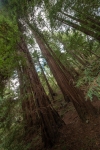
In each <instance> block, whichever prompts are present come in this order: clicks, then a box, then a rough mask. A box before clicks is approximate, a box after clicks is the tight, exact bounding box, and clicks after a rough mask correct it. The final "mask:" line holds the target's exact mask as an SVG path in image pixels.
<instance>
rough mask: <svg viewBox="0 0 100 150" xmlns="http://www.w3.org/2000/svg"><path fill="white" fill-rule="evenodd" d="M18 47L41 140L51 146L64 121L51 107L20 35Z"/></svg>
mask: <svg viewBox="0 0 100 150" xmlns="http://www.w3.org/2000/svg"><path fill="white" fill-rule="evenodd" d="M19 48H20V52H21V53H22V55H23V56H24V58H26V64H25V66H27V72H28V73H29V74H28V76H29V79H30V82H31V85H32V86H31V88H32V90H33V93H34V99H35V106H36V109H35V110H34V111H36V112H38V115H39V119H40V123H41V133H42V139H43V142H44V143H45V146H47V147H48V146H52V145H53V144H54V142H55V139H56V137H57V135H58V128H59V127H61V126H62V125H63V124H64V122H63V121H62V120H61V118H60V116H59V115H58V113H57V112H56V111H55V109H54V108H53V107H52V105H51V103H50V100H49V98H48V96H47V95H46V93H45V91H44V89H43V87H42V85H41V83H40V80H39V77H38V74H37V72H36V70H35V66H34V63H33V60H32V58H31V55H30V53H29V51H28V49H27V45H26V43H25V41H24V39H23V37H21V43H20V46H19Z"/></svg>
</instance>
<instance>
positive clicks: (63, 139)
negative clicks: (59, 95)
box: [34, 99, 100, 150]
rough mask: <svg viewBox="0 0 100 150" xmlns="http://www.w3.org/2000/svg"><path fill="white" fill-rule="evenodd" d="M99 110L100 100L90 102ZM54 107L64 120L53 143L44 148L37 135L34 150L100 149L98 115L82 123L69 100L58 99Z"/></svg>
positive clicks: (99, 120)
mask: <svg viewBox="0 0 100 150" xmlns="http://www.w3.org/2000/svg"><path fill="white" fill-rule="evenodd" d="M92 103H93V105H94V106H95V107H96V108H97V110H98V112H99V110H100V101H99V100H98V101H94V102H92ZM55 108H56V110H57V111H58V112H59V114H60V115H61V116H62V119H63V120H64V122H65V124H66V125H65V126H63V127H62V128H61V129H60V130H59V132H60V134H61V136H60V137H58V139H57V141H56V143H55V145H54V146H53V147H52V148H50V149H47V148H46V149H44V148H43V144H42V142H41V140H40V137H39V136H38V138H37V140H36V141H35V145H34V148H35V150H100V115H98V116H96V117H95V118H94V119H93V120H92V122H88V121H87V122H86V123H82V122H81V120H80V119H79V117H78V114H77V112H76V111H75V109H74V107H73V105H72V103H71V102H69V103H68V104H67V103H65V102H64V101H63V102H62V101H61V100H60V99H59V100H58V102H55Z"/></svg>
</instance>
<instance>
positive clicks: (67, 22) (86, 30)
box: [56, 17, 100, 41]
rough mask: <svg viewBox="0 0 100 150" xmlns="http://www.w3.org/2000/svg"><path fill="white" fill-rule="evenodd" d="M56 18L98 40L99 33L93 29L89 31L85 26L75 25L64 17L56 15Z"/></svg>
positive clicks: (99, 38)
mask: <svg viewBox="0 0 100 150" xmlns="http://www.w3.org/2000/svg"><path fill="white" fill-rule="evenodd" d="M56 19H57V20H58V21H60V22H62V23H64V24H66V25H69V26H71V27H73V28H75V29H76V30H79V31H81V32H83V33H85V34H86V35H89V36H91V37H93V38H95V39H97V40H98V41H100V35H99V34H98V33H95V32H93V31H91V30H89V29H87V28H85V27H83V26H80V25H77V24H75V23H72V22H70V21H68V20H65V19H63V18H60V17H56Z"/></svg>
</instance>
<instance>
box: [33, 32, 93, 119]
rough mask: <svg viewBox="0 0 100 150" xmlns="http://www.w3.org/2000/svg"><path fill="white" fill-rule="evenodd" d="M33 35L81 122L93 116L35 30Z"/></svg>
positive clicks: (81, 94) (91, 109) (91, 107)
mask: <svg viewBox="0 0 100 150" xmlns="http://www.w3.org/2000/svg"><path fill="white" fill-rule="evenodd" d="M33 34H34V36H35V39H36V41H37V43H38V45H39V47H40V49H41V51H42V54H43V55H44V57H45V58H46V60H47V62H48V65H49V67H50V69H51V71H52V73H53V75H54V77H55V79H56V81H57V83H58V85H59V87H60V88H61V90H62V91H63V93H65V94H66V95H67V96H68V97H69V98H71V100H72V102H73V104H74V106H75V108H76V110H77V112H78V114H79V116H80V118H81V119H82V120H87V119H89V118H90V116H91V115H93V114H95V109H94V107H93V106H92V104H91V103H90V102H89V101H85V99H84V94H83V93H82V91H81V90H79V89H77V88H75V87H74V84H73V82H72V81H70V78H69V74H68V78H67V75H66V76H65V74H64V73H63V71H62V70H61V68H60V67H59V66H58V64H57V63H56V61H55V60H54V59H53V57H52V55H51V54H50V52H49V51H48V48H47V47H46V45H45V44H44V42H43V40H42V39H41V37H40V35H39V34H37V32H36V31H35V30H33ZM88 103H89V107H87V106H88ZM83 114H84V115H83Z"/></svg>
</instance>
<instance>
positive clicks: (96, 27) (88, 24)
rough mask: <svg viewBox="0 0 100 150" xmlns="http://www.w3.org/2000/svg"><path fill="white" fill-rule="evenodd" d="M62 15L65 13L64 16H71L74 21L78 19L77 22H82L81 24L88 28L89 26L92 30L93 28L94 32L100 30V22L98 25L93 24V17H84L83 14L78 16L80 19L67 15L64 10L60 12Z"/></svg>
mask: <svg viewBox="0 0 100 150" xmlns="http://www.w3.org/2000/svg"><path fill="white" fill-rule="evenodd" d="M61 13H62V14H63V15H65V16H67V17H69V18H71V19H73V20H75V21H78V22H80V24H82V25H84V26H86V27H88V28H90V29H92V30H93V31H94V30H95V31H96V32H98V31H99V32H100V27H99V25H100V22H99V25H98V24H95V20H96V19H95V20H94V19H92V18H91V17H86V18H85V16H82V15H81V16H80V17H83V18H82V19H83V20H82V19H80V18H76V17H74V16H71V15H68V14H66V13H65V12H61Z"/></svg>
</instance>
